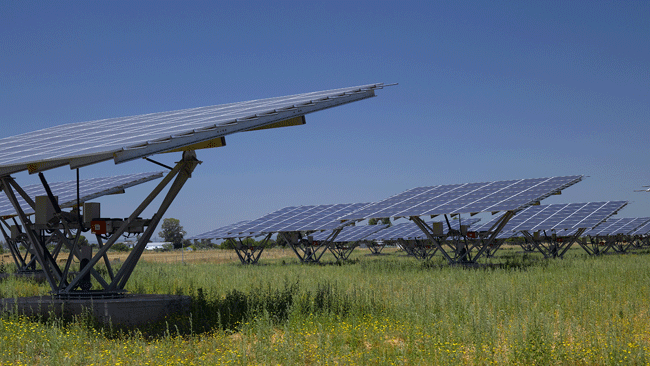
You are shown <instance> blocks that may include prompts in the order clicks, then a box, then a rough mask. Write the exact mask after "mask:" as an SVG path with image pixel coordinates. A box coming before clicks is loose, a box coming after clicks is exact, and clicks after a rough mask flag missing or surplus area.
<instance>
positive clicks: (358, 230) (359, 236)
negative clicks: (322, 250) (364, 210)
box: [312, 224, 388, 243]
mask: <svg viewBox="0 0 650 366" xmlns="http://www.w3.org/2000/svg"><path fill="white" fill-rule="evenodd" d="M387 227H388V225H386V224H378V225H361V226H346V227H344V228H343V229H342V230H341V232H340V233H339V234H338V235H337V236H336V238H335V239H334V241H335V242H338V243H342V242H356V241H359V240H363V239H364V238H366V237H367V236H368V235H370V234H372V233H375V232H377V231H380V230H382V229H385V228H387ZM330 235H332V232H331V231H319V232H317V233H314V234H313V235H312V238H313V239H314V240H315V241H323V240H327V238H328V237H329V236H330Z"/></svg>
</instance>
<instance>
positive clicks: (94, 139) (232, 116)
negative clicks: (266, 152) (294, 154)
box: [0, 83, 384, 175]
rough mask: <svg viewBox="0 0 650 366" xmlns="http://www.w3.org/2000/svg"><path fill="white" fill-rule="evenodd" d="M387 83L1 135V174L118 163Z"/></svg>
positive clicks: (356, 96)
mask: <svg viewBox="0 0 650 366" xmlns="http://www.w3.org/2000/svg"><path fill="white" fill-rule="evenodd" d="M383 87H384V84H383V83H377V84H368V85H362V86H355V87H348V88H340V89H332V90H325V91H319V92H311V93H303V94H295V95H290V96H284V97H275V98H268V99H259V100H252V101H247V102H239V103H228V104H222V105H215V106H207V107H198V108H189V109H184V110H177V111H169V112H158V113H149V114H144V115H138V116H129V117H120V118H108V119H103V120H97V121H88V122H78V123H70V124H64V125H60V126H54V127H50V128H46V129H42V130H38V131H33V132H29V133H25V134H21V135H17V136H12V137H6V138H3V139H0V175H7V174H12V173H16V172H19V171H23V170H29V171H30V172H32V173H34V172H38V171H43V170H47V169H52V168H56V167H59V166H64V165H70V167H71V168H73V169H74V168H78V167H82V166H85V165H90V164H94V163H98V162H101V161H105V160H110V159H113V160H114V161H115V163H121V162H125V161H129V160H134V159H138V158H142V157H146V156H150V155H153V154H157V153H162V152H166V151H170V150H174V149H177V148H181V147H185V146H189V145H193V144H196V143H199V142H204V141H211V140H214V139H216V138H220V137H223V136H226V135H228V134H232V133H236V132H242V131H249V130H253V129H256V128H261V127H264V126H268V125H271V124H274V123H277V122H280V121H285V120H288V119H291V118H295V117H299V116H304V115H306V114H309V113H312V112H316V111H319V110H323V109H327V108H331V107H334V106H338V105H342V104H346V103H350V102H354V101H357V100H362V99H366V98H370V97H373V96H375V93H374V91H375V90H376V89H382V88H383Z"/></svg>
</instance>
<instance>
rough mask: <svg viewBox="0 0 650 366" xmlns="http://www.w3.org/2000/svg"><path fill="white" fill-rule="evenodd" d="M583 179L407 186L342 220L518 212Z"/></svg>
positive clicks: (559, 178) (575, 176) (578, 177)
mask: <svg viewBox="0 0 650 366" xmlns="http://www.w3.org/2000/svg"><path fill="white" fill-rule="evenodd" d="M581 180H582V176H581V175H573V176H566V177H552V178H536V179H520V180H509V181H498V182H487V183H466V184H451V185H442V186H432V187H418V188H414V189H410V190H408V191H405V192H403V193H400V194H398V195H395V196H392V197H390V198H388V199H386V200H383V201H380V202H377V203H375V204H373V205H370V206H368V207H366V208H364V209H363V210H359V211H358V212H355V213H354V214H351V215H346V216H342V217H340V219H341V220H362V219H367V218H380V217H410V216H424V215H432V216H434V215H442V214H460V213H477V212H486V211H487V212H494V211H517V210H520V209H522V208H525V207H527V206H529V205H531V204H534V203H536V202H539V201H540V200H542V199H544V198H546V197H548V196H550V195H552V194H555V193H558V192H560V191H561V190H563V189H564V188H567V187H569V186H571V185H573V184H575V183H577V182H579V181H581Z"/></svg>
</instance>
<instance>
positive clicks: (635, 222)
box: [584, 217, 650, 236]
mask: <svg viewBox="0 0 650 366" xmlns="http://www.w3.org/2000/svg"><path fill="white" fill-rule="evenodd" d="M648 221H650V218H648V217H641V218H632V217H624V218H619V219H615V220H611V221H607V222H605V223H603V224H602V225H600V226H598V227H596V228H595V229H593V230H590V231H587V232H585V233H584V235H588V236H607V235H618V234H624V235H627V234H630V233H632V232H634V231H635V230H636V229H637V228H639V227H641V226H643V225H644V224H645V223H647V222H648Z"/></svg>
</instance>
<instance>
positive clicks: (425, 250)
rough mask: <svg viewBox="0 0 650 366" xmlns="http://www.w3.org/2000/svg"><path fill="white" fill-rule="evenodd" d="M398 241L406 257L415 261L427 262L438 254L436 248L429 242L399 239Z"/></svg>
mask: <svg viewBox="0 0 650 366" xmlns="http://www.w3.org/2000/svg"><path fill="white" fill-rule="evenodd" d="M398 241H399V243H400V245H401V246H402V248H403V249H404V251H405V252H406V254H407V255H410V256H413V257H415V258H417V259H421V260H429V259H431V258H432V257H433V256H434V255H435V254H436V252H438V246H436V245H435V244H432V243H431V241H429V240H420V239H409V240H407V239H402V238H399V239H398Z"/></svg>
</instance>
